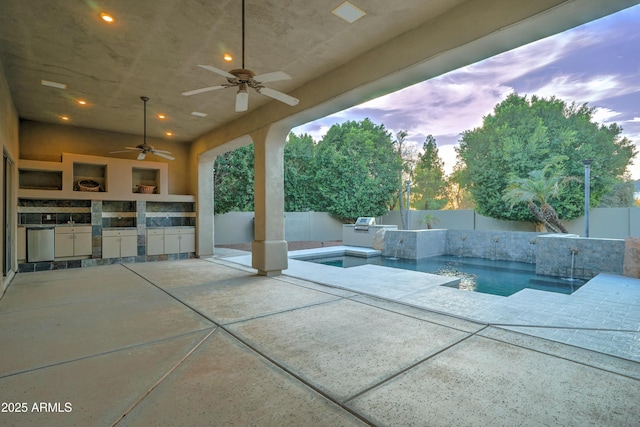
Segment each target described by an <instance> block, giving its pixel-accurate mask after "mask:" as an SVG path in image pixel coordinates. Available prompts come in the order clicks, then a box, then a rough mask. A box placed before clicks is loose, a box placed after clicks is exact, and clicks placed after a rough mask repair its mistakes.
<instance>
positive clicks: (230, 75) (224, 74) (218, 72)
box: [198, 65, 236, 79]
mask: <svg viewBox="0 0 640 427" xmlns="http://www.w3.org/2000/svg"><path fill="white" fill-rule="evenodd" d="M198 67H200V68H204V69H205V70H209V71H213V72H214V73H216V74H220V75H221V76H224V77H226V78H228V79H235V78H236V76H234V75H233V74H231V73H227V72H226V71H224V70H221V69H220V68H216V67H212V66H211V65H198Z"/></svg>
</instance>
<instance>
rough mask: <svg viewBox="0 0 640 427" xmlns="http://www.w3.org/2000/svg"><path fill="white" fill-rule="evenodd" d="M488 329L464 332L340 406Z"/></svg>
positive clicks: (349, 398) (361, 391)
mask: <svg viewBox="0 0 640 427" xmlns="http://www.w3.org/2000/svg"><path fill="white" fill-rule="evenodd" d="M488 327H489V326H485V327H483V328H482V329H480V330H478V331H475V332H466V334H467V336H465V337H463V338H461V339H459V340H457V341H455V342H453V343H451V344H449V345H448V346H446V347H443V348H441V349H440V350H438V351H436V352H435V353H433V354H430V355H429V356H427V357H425V358H423V359H420V360H418V361H416V362H414V363H411V364H410V365H408V366H405V367H404V368H402V369H400V370H399V371H397V372H394V373H393V374H392V375H390V376H388V377H386V378H384V379H382V380H380V381H378V382H377V383H375V384H372V385H370V386H368V387H366V388H364V389H362V390H360V391H359V392H357V393H356V394H354V395H353V396H350V397H348V398H347V399H345V400H344V402H342V403H341V405H347V404H348V403H349V402H350V401H352V400H354V399H357V398H358V397H360V396H362V395H363V394H365V393H368V392H369V391H371V390H373V389H374V388H376V387H380V386H381V385H383V384H385V383H387V382H389V381H392V380H393V379H394V378H397V377H399V376H400V375H402V374H404V373H405V372H408V371H410V370H412V369H413V368H415V367H416V366H418V365H421V364H422V363H424V362H426V361H427V360H429V359H432V358H434V357H436V356H438V355H440V354H442V353H444V352H446V351H448V350H449V349H451V348H453V347H455V346H457V345H458V344H460V343H463V342H464V341H466V340H468V339H469V338H471V337H473V336H476V335H477V334H479V333H480V332H482V331H484V330H485V329H486V328H488ZM451 329H454V328H451Z"/></svg>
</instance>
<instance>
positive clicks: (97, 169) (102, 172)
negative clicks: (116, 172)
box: [73, 162, 107, 192]
mask: <svg viewBox="0 0 640 427" xmlns="http://www.w3.org/2000/svg"><path fill="white" fill-rule="evenodd" d="M106 176H107V165H100V164H94V163H76V162H74V163H73V191H81V190H80V186H79V185H78V183H79V182H80V181H95V182H97V183H98V185H99V186H100V187H99V189H100V191H102V192H104V191H107V179H106Z"/></svg>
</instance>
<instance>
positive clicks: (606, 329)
mask: <svg viewBox="0 0 640 427" xmlns="http://www.w3.org/2000/svg"><path fill="white" fill-rule="evenodd" d="M489 326H495V327H496V328H500V327H509V328H540V329H561V330H564V329H567V330H575V331H598V332H627V333H638V332H640V330H637V329H611V328H584V327H580V326H553V325H519V324H517V323H489Z"/></svg>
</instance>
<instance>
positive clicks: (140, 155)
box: [138, 151, 147, 160]
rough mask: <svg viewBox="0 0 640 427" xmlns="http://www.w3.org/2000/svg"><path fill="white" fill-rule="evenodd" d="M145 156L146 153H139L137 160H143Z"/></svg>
mask: <svg viewBox="0 0 640 427" xmlns="http://www.w3.org/2000/svg"><path fill="white" fill-rule="evenodd" d="M146 155H147V153H145V152H144V151H142V152H140V154H138V160H144V157H145V156H146Z"/></svg>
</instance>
